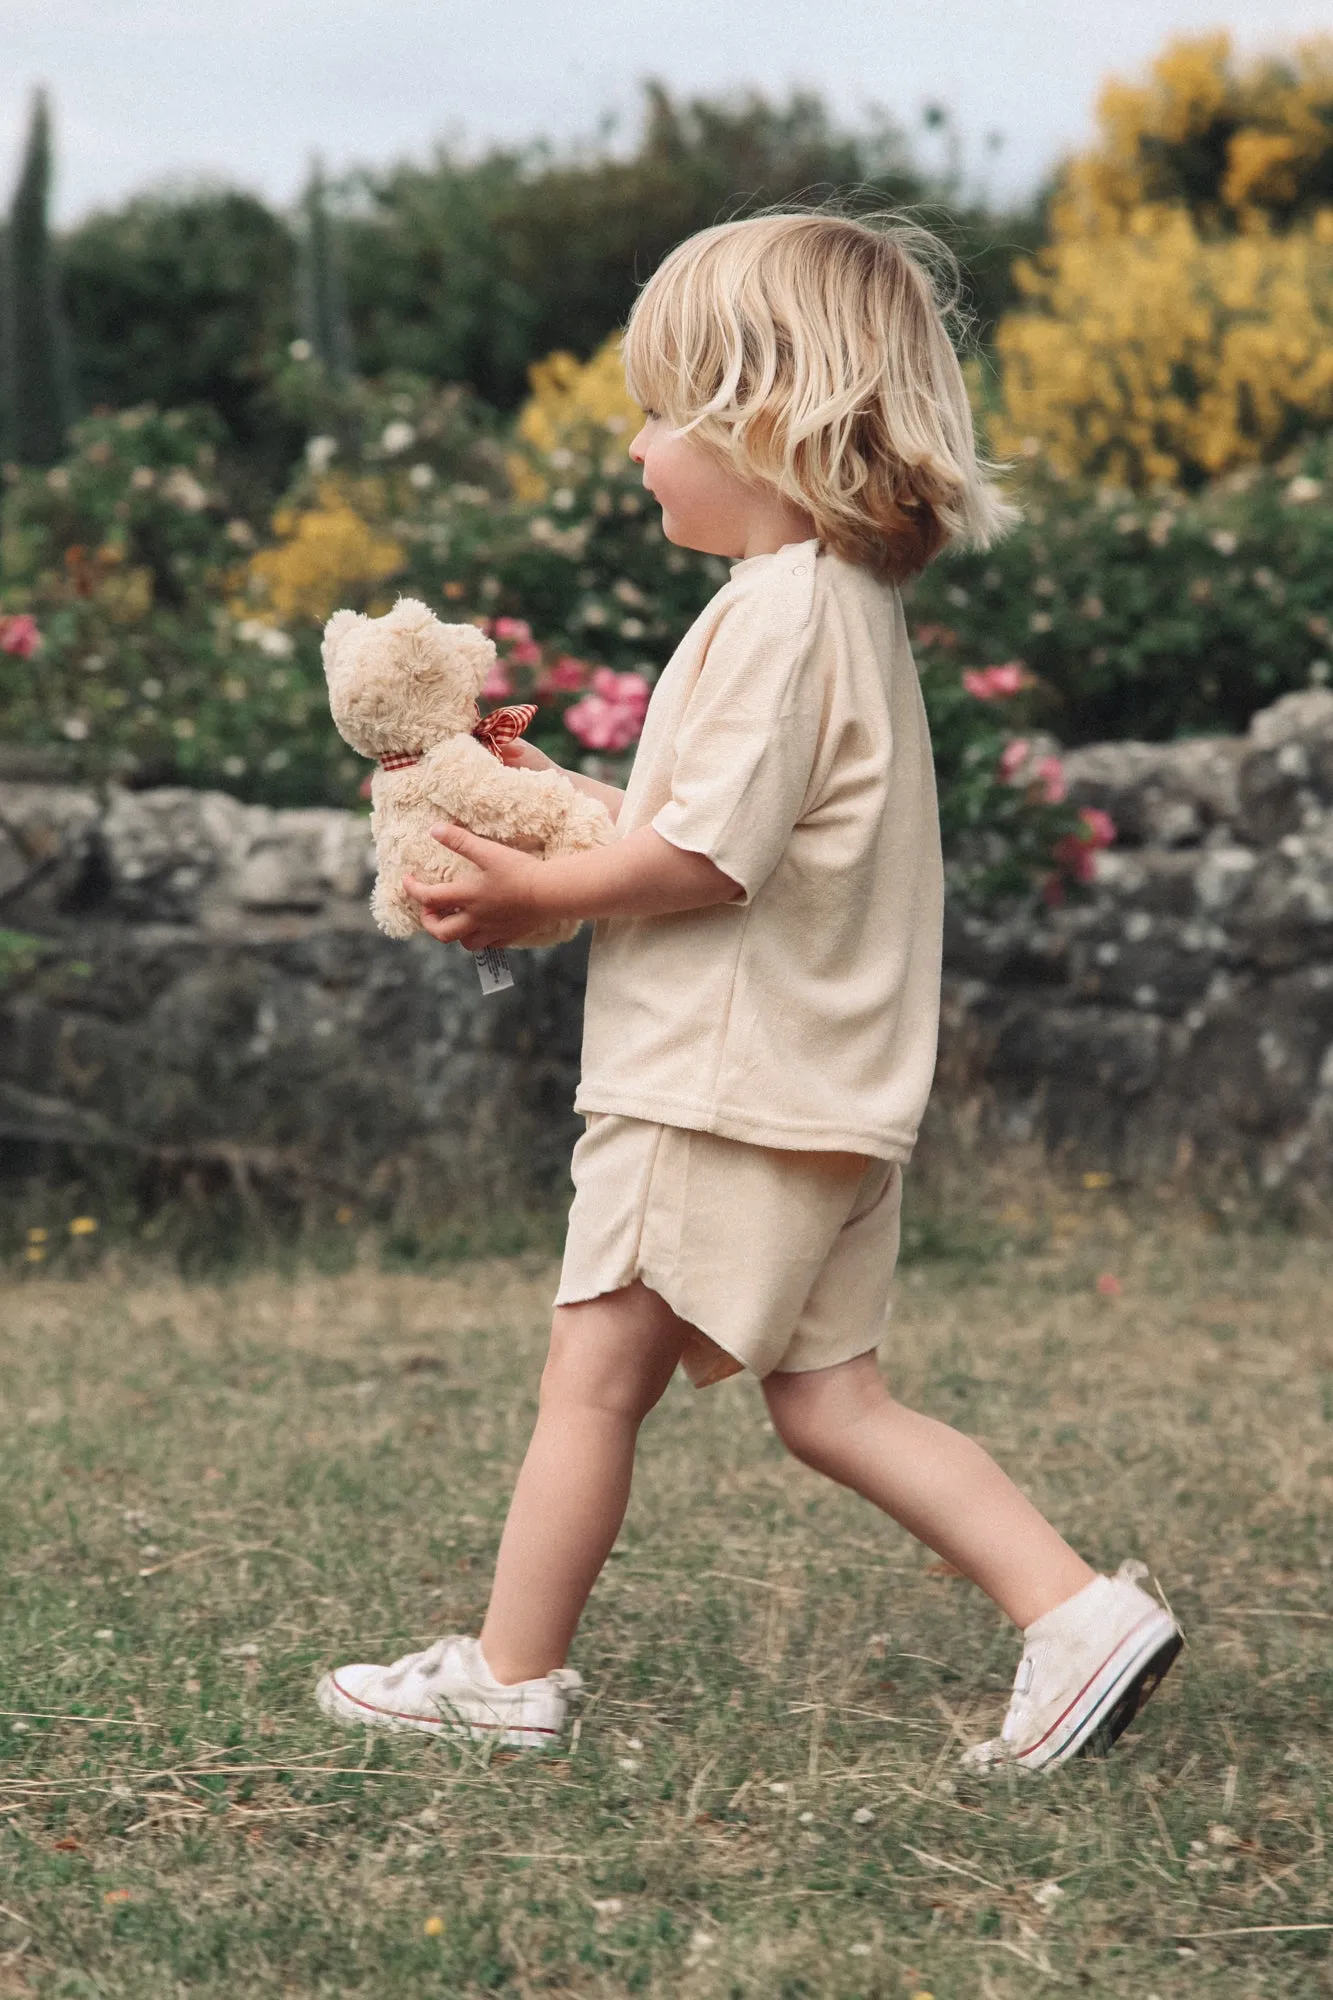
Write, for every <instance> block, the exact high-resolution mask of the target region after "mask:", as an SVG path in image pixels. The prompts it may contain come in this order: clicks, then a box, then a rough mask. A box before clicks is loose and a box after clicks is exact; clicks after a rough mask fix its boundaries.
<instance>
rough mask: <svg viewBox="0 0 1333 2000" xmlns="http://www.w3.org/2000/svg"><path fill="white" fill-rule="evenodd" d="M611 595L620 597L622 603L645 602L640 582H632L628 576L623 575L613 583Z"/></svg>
mask: <svg viewBox="0 0 1333 2000" xmlns="http://www.w3.org/2000/svg"><path fill="white" fill-rule="evenodd" d="M611 595H612V596H613V597H618V598H619V599H620V601H621V603H622V604H632V605H635V606H637V605H640V604H642V603H643V592H642V591H641V590H640V589H639V586H638V584H637V583H631V582H630V580H629V578H628V577H627V576H622V577H621V578H620V579H619V581H618V582H616V583H614V584H612V586H611Z"/></svg>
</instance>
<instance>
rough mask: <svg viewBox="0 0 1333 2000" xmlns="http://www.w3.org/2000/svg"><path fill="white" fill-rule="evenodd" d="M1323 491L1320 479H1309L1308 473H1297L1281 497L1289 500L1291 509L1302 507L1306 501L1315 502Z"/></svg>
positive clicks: (1322, 483)
mask: <svg viewBox="0 0 1333 2000" xmlns="http://www.w3.org/2000/svg"><path fill="white" fill-rule="evenodd" d="M1323 490H1324V482H1323V480H1322V479H1311V478H1310V476H1309V474H1308V473H1305V472H1298V473H1297V475H1296V477H1295V478H1294V479H1293V480H1292V482H1291V484H1290V486H1288V488H1287V490H1286V493H1285V495H1284V496H1283V497H1284V498H1285V499H1287V500H1289V501H1290V502H1291V504H1292V506H1293V507H1303V506H1304V505H1305V503H1306V501H1307V500H1317V499H1318V498H1319V496H1320V494H1321V493H1322V492H1323Z"/></svg>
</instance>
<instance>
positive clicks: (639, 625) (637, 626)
mask: <svg viewBox="0 0 1333 2000" xmlns="http://www.w3.org/2000/svg"><path fill="white" fill-rule="evenodd" d="M643 633H644V623H643V620H642V618H622V619H621V621H620V635H621V637H622V638H623V639H641V638H642V637H643Z"/></svg>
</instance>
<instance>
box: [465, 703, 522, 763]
mask: <svg viewBox="0 0 1333 2000" xmlns="http://www.w3.org/2000/svg"><path fill="white" fill-rule="evenodd" d="M536 713H537V704H536V702H535V701H524V702H518V703H516V704H514V705H513V706H512V707H510V708H493V709H492V710H491V712H490V714H489V715H483V716H482V718H481V721H480V722H479V723H478V724H477V726H476V728H475V729H474V730H473V732H472V734H473V735H474V736H475V737H476V739H477V741H478V743H482V744H484V745H485V747H486V748H487V749H488V750H489V751H490V753H491V755H492V757H499V755H500V750H501V746H502V745H503V744H505V743H513V742H516V741H517V739H518V738H519V737H520V736H521V735H522V734H523V731H524V730H525V729H526V728H527V726H528V724H529V723H530V722H531V721H532V718H533V716H534V715H535V714H536ZM503 761H504V760H503V759H501V762H503Z"/></svg>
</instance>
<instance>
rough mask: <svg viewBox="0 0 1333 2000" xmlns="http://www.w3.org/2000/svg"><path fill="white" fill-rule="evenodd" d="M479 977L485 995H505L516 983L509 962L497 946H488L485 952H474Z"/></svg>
mask: <svg viewBox="0 0 1333 2000" xmlns="http://www.w3.org/2000/svg"><path fill="white" fill-rule="evenodd" d="M472 956H473V959H474V960H475V962H476V967H477V977H478V979H479V980H480V981H481V990H482V992H483V993H503V992H504V990H505V988H506V987H507V986H512V985H513V983H514V975H513V973H512V972H511V971H510V970H509V960H508V958H507V956H506V955H505V953H504V952H503V951H501V950H500V949H499V948H498V947H497V946H496V945H493V944H488V945H487V947H486V949H485V951H474V952H473V954H472Z"/></svg>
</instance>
